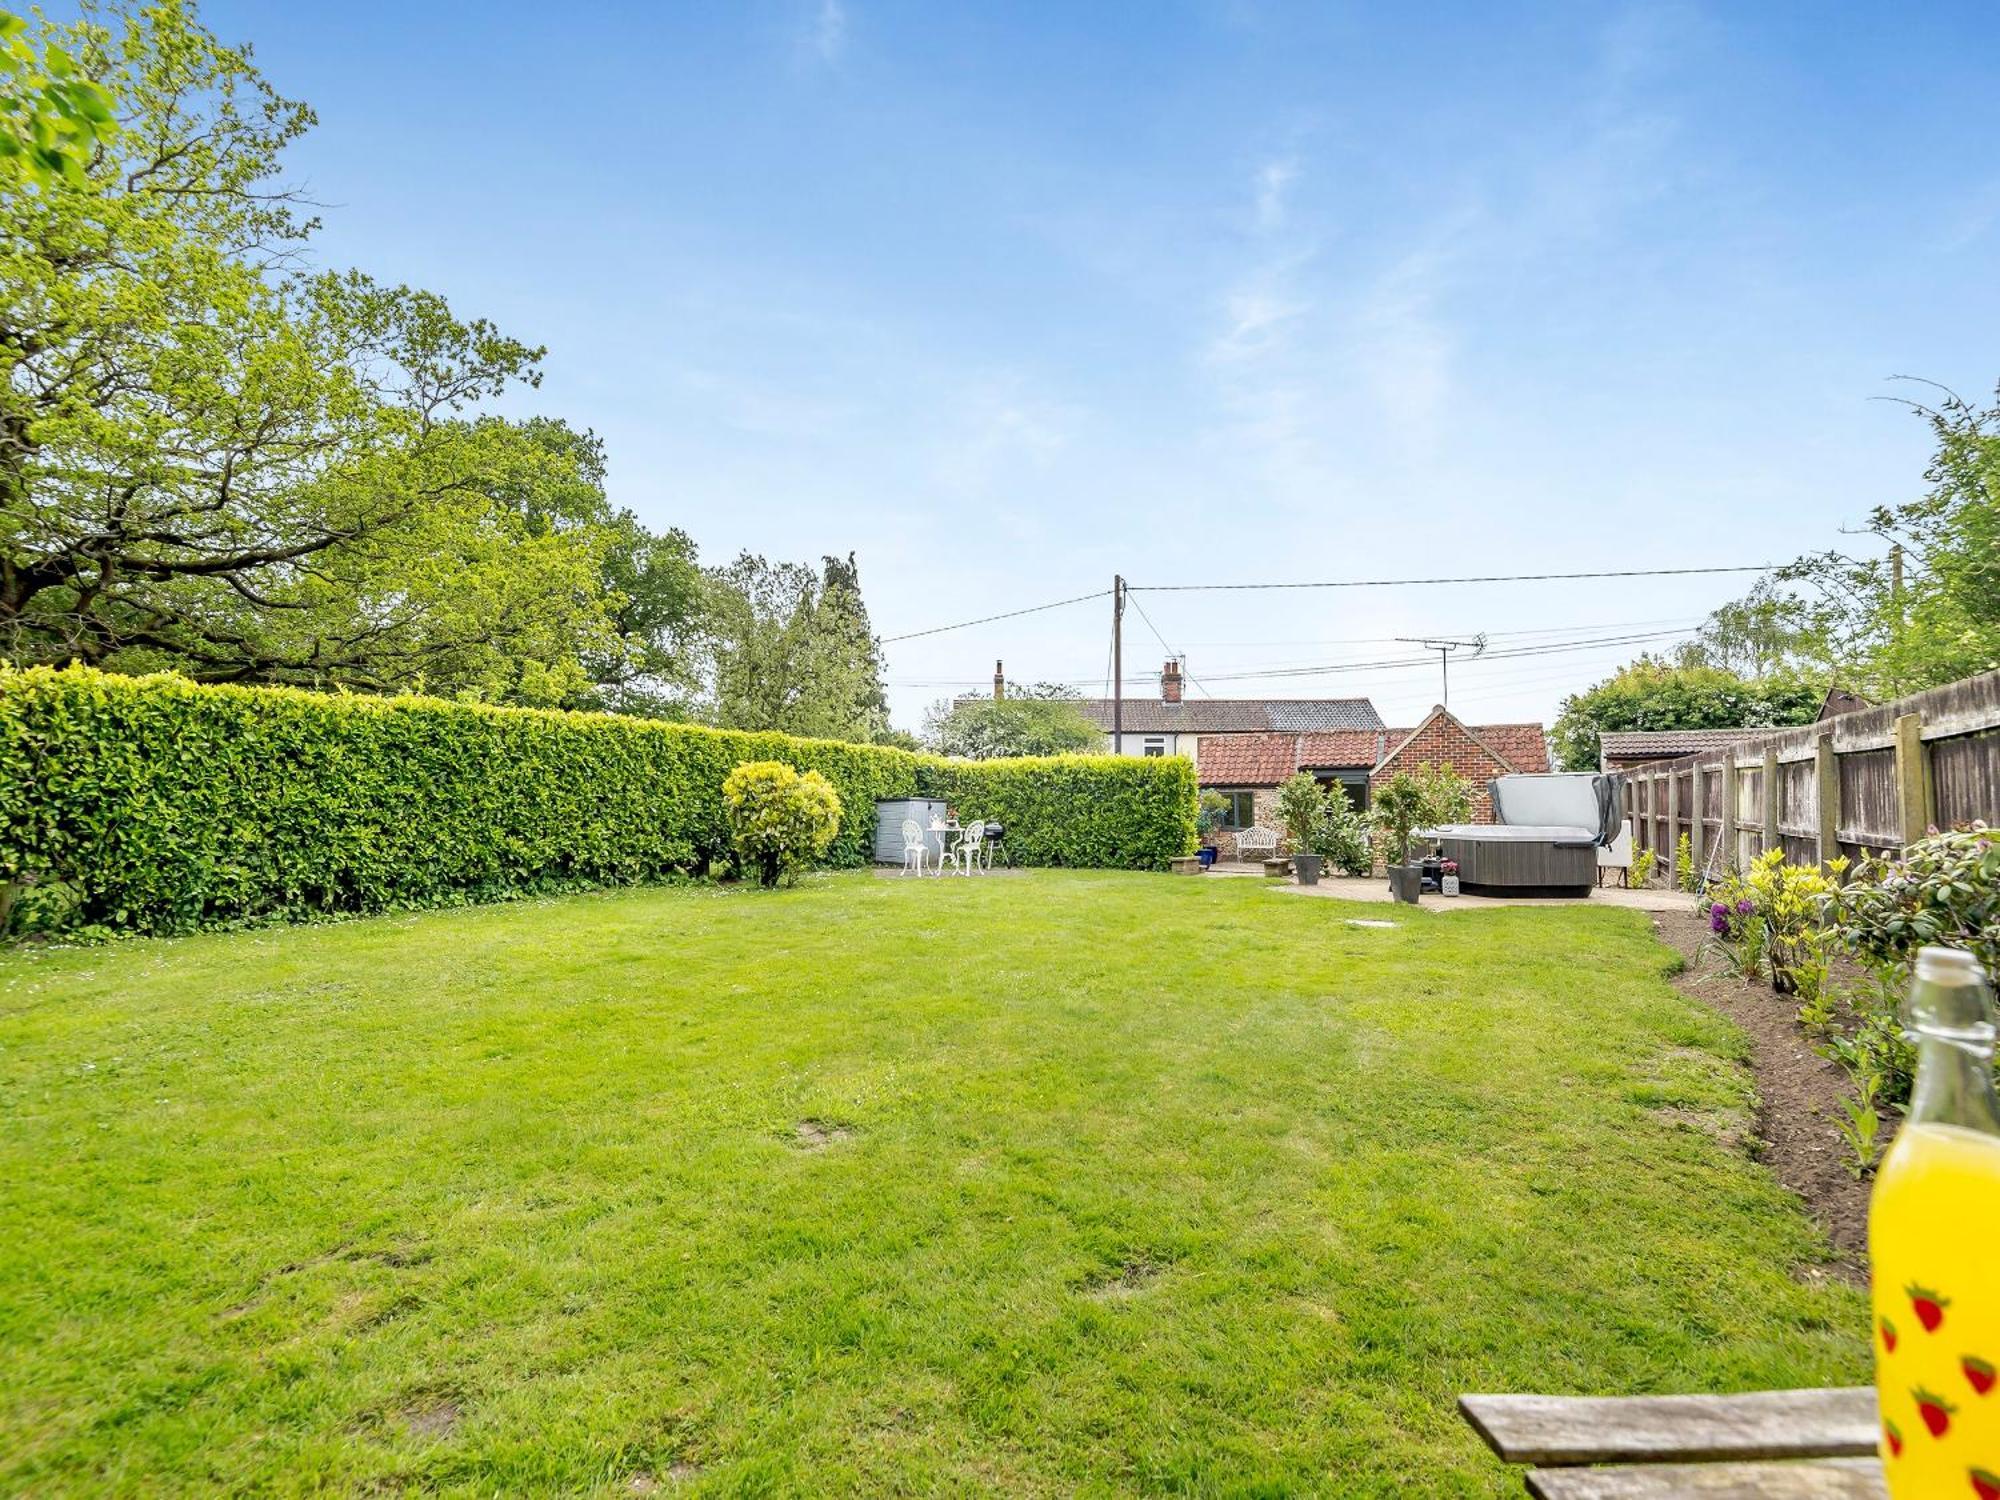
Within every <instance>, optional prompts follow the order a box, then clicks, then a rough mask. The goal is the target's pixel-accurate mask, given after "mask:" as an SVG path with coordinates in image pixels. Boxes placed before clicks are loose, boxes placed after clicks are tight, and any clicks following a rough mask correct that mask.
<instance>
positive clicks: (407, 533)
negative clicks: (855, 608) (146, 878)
mask: <svg viewBox="0 0 2000 1500" xmlns="http://www.w3.org/2000/svg"><path fill="white" fill-rule="evenodd" d="M39 45H40V46H41V48H42V50H43V52H44V54H45V55H47V56H49V57H54V56H55V55H57V53H58V52H60V53H61V54H62V55H64V56H66V57H70V58H73V59H74V66H75V69H76V72H77V75H78V77H79V78H80V79H82V80H84V81H88V82H89V83H91V84H92V85H93V86H95V87H97V88H99V89H101V91H102V92H103V93H104V94H105V96H106V97H107V98H109V99H111V100H113V101H115V104H116V110H117V121H116V125H117V128H116V130H115V131H113V132H109V133H99V134H97V135H96V136H95V137H94V138H93V139H94V150H93V151H92V152H91V154H90V156H89V158H88V160H87V161H83V162H82V163H81V165H80V166H79V167H78V169H77V170H76V171H75V172H69V171H67V170H66V171H65V174H64V178H63V183H62V190H61V191H52V192H32V193H30V192H15V193H8V194H6V195H5V196H4V198H0V374H4V377H5V378H4V380H0V654H4V655H5V656H7V657H10V658H12V659H14V660H16V661H21V662H63V661H70V660H77V661H82V662H85V663H91V664H97V665H102V666H105V667H109V668H112V669H115V670H121V671H129V672H144V671H148V670H152V669H156V668H161V667H171V668H173V669H175V670H179V671H182V672H185V673H187V674H188V675H190V676H192V677H195V678H196V679H198V680H206V681H233V682H291V683H300V684H329V685H340V686H345V687H353V688H360V689H368V690H378V691H379V690H397V689H407V688H412V687H419V686H421V687H425V688H428V689H430V690H433V691H441V692H445V693H448V694H453V695H462V696H467V697H475V698H483V699H492V700H501V701H510V702H521V703H544V704H556V703H565V702H585V701H590V700H591V698H592V694H593V692H594V691H598V690H602V689H609V690H612V691H622V690H624V689H626V688H628V687H630V686H631V685H632V683H633V682H634V681H635V680H637V679H638V678H641V677H644V676H647V675H649V674H650V675H658V676H666V677H672V676H673V675H674V674H673V672H671V671H668V670H666V668H667V666H668V665H669V664H668V663H666V662H663V661H662V660H661V656H660V647H661V641H662V639H663V632H666V633H669V634H670V633H671V632H670V631H666V627H664V626H663V625H662V623H661V619H660V615H661V612H662V608H663V604H662V601H663V600H668V601H683V602H685V600H687V599H688V598H690V597H692V592H693V591H692V590H691V589H690V586H689V579H688V577H687V574H688V571H689V570H690V569H691V567H692V560H691V556H690V557H686V558H678V557H677V556H676V554H677V553H684V552H686V550H687V549H685V547H684V546H679V547H677V546H676V544H675V542H674V539H672V538H668V539H665V540H662V539H657V538H649V537H647V536H646V535H645V534H644V533H643V528H639V527H638V526H637V523H636V522H634V521H633V520H632V518H631V517H630V516H629V515H625V514H623V513H619V512H616V511H614V510H613V509H612V508H611V506H610V505H609V503H608V502H607V500H606V498H605V495H604V489H603V463H602V454H601V451H600V449H599V447H598V444H597V442H596V440H595V438H593V437H591V436H590V435H589V434H580V433H574V432H571V431H569V430H568V429H567V428H564V427H563V426H562V425H561V424H560V423H556V422H550V421H529V422H513V421H507V420H503V419H501V418H499V417H496V416H492V415H490V414H486V413H484V412H482V411H481V409H480V408H481V407H482V405H483V403H485V402H486V401H487V400H489V399H490V398H492V397H495V396H497V395H499V394H500V393H501V392H503V391H505V390H508V389H510V388H521V387H532V386H534V385H535V384H536V383H537V381H538V379H539V374H538V362H539V360H540V357H541V352H542V351H540V350H539V349H536V348H533V347H531V346H529V345H527V344H524V343H522V342H520V341H519V340H516V339H513V338H510V337H508V336H506V335H504V334H502V333H501V332H500V331H498V330H497V329H495V328H494V327H492V326H491V325H490V324H488V323H485V322H483V321H479V320H476V319H475V320H464V319H461V318H459V317H457V316H456V315H454V314H453V312H452V311H451V309H450V308H449V307H448V306H447V305H446V304H445V303H444V301H443V300H442V299H440V298H439V297H437V296H435V295H433V294H430V293H427V292H423V291H418V290H413V289H411V288H408V287H400V286H384V285H381V284H378V283H376V282H374V281H372V280H370V279H369V278H368V277H366V276H364V275H362V274H360V273H358V272H352V271H349V272H332V271H312V270H307V269H305V268H304V266H303V260H302V257H303V253H304V251H305V249H306V246H307V242H308V241H309V239H310V237H311V235H312V233H313V231H314V229H315V228H316V227H317V225H316V221H315V220H314V219H312V218H311V217H309V216H307V214H306V213H305V211H304V207H303V205H302V204H301V203H300V202H299V201H298V199H297V198H296V196H295V195H294V194H293V193H291V192H290V191H288V190H287V189H286V188H285V187H284V186H283V185H282V183H281V180H280V173H281V171H282V166H283V162H282V158H283V154H284V151H285V149H286V148H287V147H288V146H289V145H290V144H291V143H292V142H293V141H295V140H296V139H297V138H298V137H299V136H300V135H301V134H303V133H304V132H305V131H306V130H307V129H308V128H309V127H310V126H311V124H312V123H313V115H312V111H311V110H310V109H309V108H308V107H307V106H306V105H304V104H301V103H298V102H296V101H293V100H288V99H286V98H284V97H282V96H281V95H279V94H278V93H277V92H276V91H275V90H274V89H273V88H272V87H271V86H270V85H269V84H268V83H267V82H265V80H264V79H263V78H262V77H261V76H260V75H259V74H258V72H257V71H256V69H255V68H254V66H253V65H252V63H251V60H250V57H249V54H248V53H247V51H245V50H242V49H240V48H233V47H230V46H226V45H224V44H223V43H221V42H219V41H218V40H217V39H216V38H215V37H214V36H213V35H211V34H210V33H209V32H207V31H205V30H204V29H203V28H202V27H201V26H200V25H199V24H198V23H197V21H196V19H195V17H194V14H193V10H192V7H191V5H189V4H187V3H185V0H166V3H163V4H159V5H150V6H146V7H143V8H138V7H131V6H128V7H127V8H124V9H122V10H119V11H117V12H115V13H114V14H113V15H112V17H111V20H110V23H109V24H99V23H98V22H97V21H96V20H95V19H92V18H86V19H85V20H84V21H81V22H78V23H76V24H74V25H70V26H67V27H60V26H54V25H47V26H45V27H44V29H43V31H42V33H41V34H40V36H39ZM680 540H681V542H682V543H684V540H685V539H680ZM683 562H684V563H685V566H682V565H681V564H682V563H683ZM656 568H661V569H664V571H663V572H662V573H661V574H660V576H658V577H655V571H654V570H655V569H656ZM655 583H658V584H659V585H660V587H659V588H657V589H650V590H649V587H648V586H649V585H652V584H655ZM628 588H629V589H630V590H631V591H630V592H627V589H628ZM683 675H685V674H683Z"/></svg>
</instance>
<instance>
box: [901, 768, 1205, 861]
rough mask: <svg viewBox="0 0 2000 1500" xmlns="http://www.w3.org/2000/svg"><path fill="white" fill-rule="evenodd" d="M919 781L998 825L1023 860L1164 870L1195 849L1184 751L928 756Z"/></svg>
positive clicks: (1191, 780) (964, 811) (1190, 775)
mask: <svg viewBox="0 0 2000 1500" xmlns="http://www.w3.org/2000/svg"><path fill="white" fill-rule="evenodd" d="M919 779H920V782H921V784H922V786H923V789H924V791H925V792H926V794H928V795H930V796H933V797H943V798H944V799H945V800H946V801H948V802H949V803H950V804H951V805H952V807H953V808H955V809H956V810H957V812H958V816H959V820H960V821H961V822H965V823H969V822H971V821H973V820H974V819H975V818H977V819H981V820H983V821H986V822H989V823H990V822H998V823H999V824H1000V825H1001V827H1002V829H1003V830H1004V831H1005V833H1006V840H1007V849H1008V853H1009V855H1010V856H1011V857H1012V859H1013V861H1014V863H1016V864H1022V865H1057V866H1064V867H1067V868H1070V869H1127V870H1164V869H1165V868H1166V867H1167V862H1168V861H1169V860H1172V859H1178V858H1180V857H1181V856H1183V855H1188V854H1192V853H1194V851H1195V830H1194V817H1195V777H1194V765H1193V763H1192V762H1191V761H1189V760H1187V759H1186V758H1185V757H1183V756H1178V755H1174V756H1152V757H1146V756H1137V755H1047V756H1035V757H1023V758H1020V759H1014V760H981V761H965V760H926V761H925V762H924V767H923V771H922V774H921V776H920V778H919Z"/></svg>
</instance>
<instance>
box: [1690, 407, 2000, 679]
mask: <svg viewBox="0 0 2000 1500" xmlns="http://www.w3.org/2000/svg"><path fill="white" fill-rule="evenodd" d="M1908 405H1909V408H1910V410H1911V412H1912V413H1913V414H1914V415H1915V416H1916V417H1917V418H1918V420H1920V421H1921V422H1923V423H1924V424H1925V426H1926V427H1928V428H1929V430H1930V434H1931V439H1932V443H1933V448H1932V453H1931V458H1930V462H1929V463H1928V465H1927V466H1926V467H1925V469H1924V480H1925V484H1926V486H1927V487H1926V490H1925V492H1924V493H1923V494H1922V495H1921V496H1919V497H1918V498H1916V499H1914V500H1909V501H1905V502H1903V503H1901V504H1897V505H1884V506H1878V507H1877V508H1876V509H1875V510H1874V511H1872V512H1871V513H1870V515H1869V519H1868V525H1867V527H1866V534H1867V535H1869V536H1871V537H1873V538H1874V540H1875V542H1876V543H1877V546H1876V548H1875V549H1874V550H1873V551H1871V552H1868V553H1866V554H1859V553H1853V552H1847V551H1826V552H1820V553H1815V554H1813V555H1811V556H1808V557H1803V558H1800V559H1799V560H1798V561H1797V562H1795V563H1792V564H1790V565H1789V566H1787V567H1785V568H1783V569H1780V570H1779V572H1778V574H1777V575H1776V578H1775V579H1774V580H1773V581H1771V582H1768V583H1765V584H1762V585H1760V586H1759V587H1758V588H1757V589H1755V590H1753V591H1752V592H1751V594H1750V595H1749V596H1747V597H1746V598H1744V599H1741V600H1738V601H1736V602H1735V603H1733V604H1728V605H1725V606H1723V608H1721V609H1719V610H1717V611H1716V612H1715V613H1714V614H1713V615H1711V616H1710V617H1709V620H1708V622H1707V623H1706V624H1705V625H1704V627H1703V629H1702V632H1701V635H1700V637H1699V638H1698V639H1697V640H1696V642H1694V644H1693V645H1692V646H1691V647H1690V648H1689V652H1688V659H1689V660H1690V661H1695V662H1700V663H1703V664H1708V665H1716V666H1723V667H1729V668H1732V669H1735V670H1737V671H1741V672H1744V673H1747V674H1750V675H1766V674H1771V673H1774V672H1781V671H1786V670H1790V671H1800V672H1808V673H1812V674H1816V675H1818V676H1820V677H1822V678H1823V679H1825V680H1830V681H1837V682H1838V683H1839V684H1840V685H1841V686H1842V687H1846V688H1850V689H1853V690H1854V691H1857V692H1861V693H1864V694H1867V695H1869V696H1872V697H1874V698H1877V699H1886V698H1893V697H1896V696H1899V695H1901V694H1904V693H1912V692H1916V691H1918V690H1920V689H1923V688H1927V687H1936V686H1938V685H1939V684H1941V683H1946V682H1956V681H1958V680H1960V679H1962V678H1965V677H1970V676H1973V675H1975V674H1977V673H1980V672H1986V671H1992V670H1994V669H1995V668H2000V394H1996V397H1995V400H1994V403H1993V404H1992V405H1990V406H1987V407H1983V408H1982V407H1978V406H1975V405H1974V404H1972V403H1971V402H1968V401H1966V400H1963V399H1962V398H1960V397H1958V396H1956V395H1954V394H1952V393H1951V392H1949V391H1944V392H1942V394H1941V395H1940V397H1939V398H1938V399H1936V401H1935V402H1934V403H1931V402H1922V401H1913V402H1910V403H1908Z"/></svg>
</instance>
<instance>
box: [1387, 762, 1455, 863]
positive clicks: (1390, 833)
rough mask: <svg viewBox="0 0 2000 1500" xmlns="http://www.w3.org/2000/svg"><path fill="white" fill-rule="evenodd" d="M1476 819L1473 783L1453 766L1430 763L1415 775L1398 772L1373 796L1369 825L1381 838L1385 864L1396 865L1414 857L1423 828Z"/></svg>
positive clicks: (1420, 767)
mask: <svg viewBox="0 0 2000 1500" xmlns="http://www.w3.org/2000/svg"><path fill="white" fill-rule="evenodd" d="M1471 816H1472V783H1471V782H1469V781H1467V780H1466V779H1465V778H1464V777H1463V776H1461V775H1459V774H1458V772H1457V771H1456V770H1454V769H1453V768H1452V765H1451V762H1450V761H1446V762H1444V763H1443V764H1441V765H1433V764H1432V763H1430V762H1429V761H1426V762H1425V763H1424V764H1422V765H1420V766H1418V767H1417V768H1416V770H1414V771H1400V770H1399V771H1396V772H1394V773H1393V774H1391V775H1390V776H1389V777H1388V778H1387V779H1386V780H1384V781H1382V782H1380V783H1378V784H1377V785H1376V787H1375V789H1374V791H1373V793H1372V794H1371V799H1370V802H1369V808H1368V821H1369V822H1370V823H1371V824H1372V825H1373V826H1374V828H1375V829H1376V831H1377V832H1378V833H1379V834H1380V835H1381V845H1380V847H1381V851H1382V857H1383V859H1384V860H1386V861H1388V862H1390V863H1392V864H1394V863H1400V862H1402V861H1404V860H1407V859H1408V858H1409V857H1410V840H1411V839H1412V838H1413V837H1414V836H1415V832H1416V830H1417V829H1419V828H1432V827H1436V826H1438V825H1439V824H1444V823H1462V822H1464V821H1465V820H1466V819H1467V818H1469V817H1471Z"/></svg>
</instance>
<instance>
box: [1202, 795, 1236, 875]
mask: <svg viewBox="0 0 2000 1500" xmlns="http://www.w3.org/2000/svg"><path fill="white" fill-rule="evenodd" d="M1228 820H1229V799H1228V798H1227V797H1225V796H1223V795H1222V793H1220V792H1215V791H1208V792H1203V793H1202V794H1201V797H1200V799H1199V800H1198V801H1196V803H1195V808H1194V831H1195V834H1196V836H1197V837H1199V838H1200V839H1201V851H1200V854H1201V867H1202V868H1203V869H1204V870H1206V869H1207V868H1208V867H1209V866H1210V865H1212V864H1214V863H1215V857H1216V853H1217V850H1216V847H1215V836H1216V835H1217V834H1219V833H1220V832H1222V825H1223V824H1224V823H1226V822H1227V821H1228Z"/></svg>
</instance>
